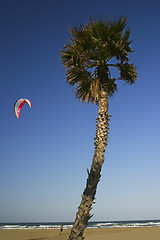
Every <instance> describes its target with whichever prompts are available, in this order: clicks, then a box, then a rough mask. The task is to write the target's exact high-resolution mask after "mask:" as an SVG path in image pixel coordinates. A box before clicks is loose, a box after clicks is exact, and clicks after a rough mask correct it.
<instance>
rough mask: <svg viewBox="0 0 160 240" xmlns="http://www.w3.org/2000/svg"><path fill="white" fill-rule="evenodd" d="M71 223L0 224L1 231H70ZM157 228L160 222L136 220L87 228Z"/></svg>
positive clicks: (104, 223) (93, 223) (100, 224)
mask: <svg viewBox="0 0 160 240" xmlns="http://www.w3.org/2000/svg"><path fill="white" fill-rule="evenodd" d="M72 224H73V223H72V222H33V223H0V230H3V229H59V228H60V226H61V225H63V227H64V229H71V228H72ZM156 226H157V227H158V226H160V220H137V221H99V222H89V223H88V226H87V228H122V227H156Z"/></svg>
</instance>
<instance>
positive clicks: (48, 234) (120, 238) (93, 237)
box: [0, 227, 160, 240]
mask: <svg viewBox="0 0 160 240" xmlns="http://www.w3.org/2000/svg"><path fill="white" fill-rule="evenodd" d="M69 232H70V230H68V229H67V230H65V229H64V231H63V232H62V235H60V231H59V230H54V229H53V230H51V229H49V230H46V229H45V230H0V239H1V240H45V239H46V240H47V239H48V240H51V239H52V240H67V238H68V235H69ZM84 236H85V239H86V240H135V239H136V240H152V239H153V240H159V239H160V227H144V228H109V229H86V230H85V234H84Z"/></svg>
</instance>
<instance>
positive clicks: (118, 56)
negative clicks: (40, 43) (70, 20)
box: [61, 17, 137, 103]
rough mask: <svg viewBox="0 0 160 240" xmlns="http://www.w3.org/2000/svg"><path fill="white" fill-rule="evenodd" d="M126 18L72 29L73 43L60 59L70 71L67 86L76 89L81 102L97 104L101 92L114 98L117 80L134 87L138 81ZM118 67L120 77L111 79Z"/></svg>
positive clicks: (99, 21) (97, 21) (98, 21)
mask: <svg viewBox="0 0 160 240" xmlns="http://www.w3.org/2000/svg"><path fill="white" fill-rule="evenodd" d="M126 26H127V19H126V18H123V17H121V18H119V20H117V21H113V20H112V19H111V20H108V21H107V20H103V19H98V20H93V19H92V18H90V21H89V23H87V24H86V25H77V26H74V27H72V28H71V29H70V33H71V39H70V42H69V43H68V44H66V45H65V46H64V47H63V49H62V50H61V59H62V62H63V64H64V65H65V67H66V69H67V82H68V83H69V84H70V85H76V96H77V97H78V98H79V100H81V101H82V102H92V103H98V99H99V92H100V90H101V89H103V90H105V91H106V92H107V94H108V96H112V95H113V94H114V92H115V91H116V89H117V84H116V80H118V79H121V80H124V81H126V82H127V83H129V84H132V83H134V82H135V80H136V79H137V73H136V67H135V66H134V65H133V64H130V63H129V58H128V55H129V53H131V52H132V50H131V48H130V44H131V41H129V37H130V31H129V30H128V29H125V28H126ZM112 67H115V68H117V69H118V70H119V72H120V77H118V78H114V77H112V76H111V70H110V68H112Z"/></svg>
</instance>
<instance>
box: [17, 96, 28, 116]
mask: <svg viewBox="0 0 160 240" xmlns="http://www.w3.org/2000/svg"><path fill="white" fill-rule="evenodd" d="M25 103H28V105H29V106H30V107H32V104H31V101H30V100H28V99H23V98H19V99H18V100H17V101H16V102H15V104H14V112H15V115H16V117H17V118H19V114H20V111H21V109H22V107H23V105H24V104H25Z"/></svg>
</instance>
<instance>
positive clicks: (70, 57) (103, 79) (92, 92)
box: [60, 17, 137, 240]
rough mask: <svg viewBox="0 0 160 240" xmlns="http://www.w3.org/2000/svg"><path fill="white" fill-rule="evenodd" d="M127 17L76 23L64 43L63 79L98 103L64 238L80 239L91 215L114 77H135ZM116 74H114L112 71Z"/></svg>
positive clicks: (131, 79)
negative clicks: (78, 195)
mask: <svg viewBox="0 0 160 240" xmlns="http://www.w3.org/2000/svg"><path fill="white" fill-rule="evenodd" d="M126 26H127V18H123V17H120V18H119V19H118V20H112V19H110V20H106V19H96V20H94V19H93V18H90V20H89V22H88V23H87V24H86V25H82V24H80V25H76V26H73V27H72V28H71V29H70V33H71V38H70V42H68V43H67V44H65V45H64V47H63V48H62V50H61V51H60V53H61V60H62V63H63V64H64V65H65V67H66V69H67V73H66V78H67V82H68V83H69V84H70V85H71V86H73V85H75V86H76V97H78V99H79V100H80V101H82V102H87V103H89V102H91V103H94V104H97V105H98V118H97V125H96V138H95V142H94V145H95V152H94V156H93V162H92V165H91V169H90V171H89V170H87V172H88V179H87V183H86V188H85V190H84V192H83V194H82V200H81V203H80V206H79V208H78V212H77V214H76V219H75V222H74V224H73V228H72V230H71V233H70V236H69V239H68V240H73V239H78V240H80V239H81V240H82V239H84V237H83V232H84V229H85V228H86V226H87V224H88V221H89V219H90V218H91V217H92V215H91V214H90V210H91V209H92V204H93V203H94V200H95V194H96V189H97V185H98V182H99V181H100V177H101V174H100V173H101V168H102V165H103V162H104V152H105V150H106V146H107V142H108V131H109V120H110V117H111V116H110V115H109V114H108V98H109V97H111V96H113V94H114V93H115V91H116V90H117V84H116V80H124V81H125V82H126V83H128V84H133V83H135V80H136V79H137V73H136V67H135V66H134V65H133V64H130V63H129V58H128V55H129V53H131V52H133V51H132V50H131V48H130V44H131V41H130V40H129V37H130V31H129V29H126ZM113 68H116V69H118V70H119V74H118V77H112V76H111V69H112V70H113ZM115 75H117V73H116V74H115Z"/></svg>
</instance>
